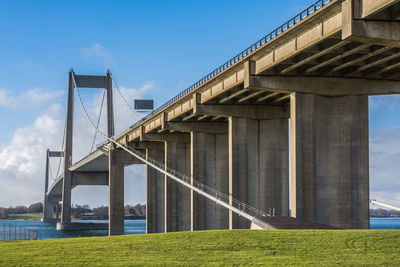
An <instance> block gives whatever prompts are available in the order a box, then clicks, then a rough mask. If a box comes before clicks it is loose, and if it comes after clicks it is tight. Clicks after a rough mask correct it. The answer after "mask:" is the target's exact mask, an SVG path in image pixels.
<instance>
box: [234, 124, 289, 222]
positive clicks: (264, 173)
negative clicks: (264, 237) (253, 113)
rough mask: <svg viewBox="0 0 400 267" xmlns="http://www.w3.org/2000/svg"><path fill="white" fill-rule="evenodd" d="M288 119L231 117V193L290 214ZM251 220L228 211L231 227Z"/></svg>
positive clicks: (245, 201)
mask: <svg viewBox="0 0 400 267" xmlns="http://www.w3.org/2000/svg"><path fill="white" fill-rule="evenodd" d="M288 139H289V138H288V120H287V119H271V120H255V119H248V118H237V117H230V118H229V194H230V195H231V196H232V197H233V198H235V199H237V200H239V201H242V202H244V203H246V204H248V205H250V206H253V207H255V208H257V209H259V210H261V211H264V212H268V211H269V209H270V208H275V211H276V215H279V216H287V215H288V208H289V187H288V183H289V166H288V165H289V158H288V156H289V155H288V150H289V148H288ZM249 227H250V222H248V221H247V220H246V219H244V218H241V217H239V216H238V215H236V214H233V213H232V212H229V228H231V229H237V228H249Z"/></svg>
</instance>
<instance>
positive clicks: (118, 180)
mask: <svg viewBox="0 0 400 267" xmlns="http://www.w3.org/2000/svg"><path fill="white" fill-rule="evenodd" d="M117 153H120V152H119V151H116V150H115V149H114V148H112V149H110V151H109V181H108V202H109V205H108V214H109V215H108V235H110V236H111V235H123V234H124V215H125V212H124V164H123V162H121V161H119V160H118V159H117V157H116V154H117Z"/></svg>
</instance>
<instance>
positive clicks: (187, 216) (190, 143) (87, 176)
mask: <svg viewBox="0 0 400 267" xmlns="http://www.w3.org/2000/svg"><path fill="white" fill-rule="evenodd" d="M399 10H400V1H398V0H379V1H377V0H344V1H342V0H320V1H318V2H316V3H315V4H313V5H312V6H310V7H309V8H307V9H305V10H304V11H302V12H301V13H299V14H298V15H297V16H295V17H294V18H292V19H290V20H289V21H287V22H286V23H284V24H282V25H281V26H280V27H278V28H277V29H275V30H274V31H272V32H271V33H270V34H268V35H266V36H265V37H263V38H262V39H260V40H259V41H257V42H256V43H254V44H252V45H251V46H249V47H248V48H246V49H245V50H243V51H242V52H240V53H239V54H238V55H236V56H235V57H233V58H232V59H230V60H229V61H227V62H226V63H224V64H223V65H221V66H220V67H218V68H217V69H215V70H214V71H212V72H210V73H209V74H208V75H206V76H205V77H203V78H202V79H200V80H199V81H198V82H196V83H195V84H193V85H192V86H190V87H189V88H188V89H186V90H185V91H183V92H182V93H180V94H178V95H177V96H175V97H174V98H172V99H171V100H170V101H168V102H167V103H165V104H163V105H162V106H160V107H159V108H157V109H156V110H154V111H153V112H151V113H150V114H148V115H146V116H145V117H144V118H140V119H139V117H140V116H139V115H138V114H136V113H135V111H134V110H133V109H132V108H131V107H130V105H129V101H127V99H126V98H125V97H124V96H123V94H122V92H121V91H120V90H119V88H118V86H117V84H116V83H115V81H114V80H113V78H112V75H111V73H110V72H107V74H106V75H104V76H91V75H77V74H75V73H74V71H73V70H71V71H70V72H69V79H68V96H67V115H66V121H65V130H64V138H63V146H62V149H61V150H60V151H48V153H47V160H48V161H49V159H50V158H51V157H58V158H59V159H60V162H61V161H62V162H63V164H61V163H60V164H59V167H58V170H59V171H60V175H58V174H57V175H56V177H57V178H56V180H55V181H54V182H53V183H52V184H51V185H49V173H47V174H46V183H45V197H44V203H45V205H44V220H55V219H56V218H54V214H55V213H56V214H58V211H57V209H58V203H59V202H60V201H61V221H60V222H59V223H58V224H57V228H58V229H71V228H80V229H82V227H86V226H82V225H77V224H74V223H71V190H72V189H73V188H74V187H76V186H80V185H107V186H108V188H109V223H108V224H107V225H98V227H100V228H102V227H108V229H109V234H110V235H117V234H123V229H124V228H123V227H124V222H123V219H124V166H126V165H131V164H145V165H146V166H147V174H146V176H147V178H146V180H147V188H146V191H147V192H146V195H147V199H146V213H147V214H146V220H147V232H148V233H155V232H171V231H194V230H207V229H238V228H249V227H251V224H253V226H254V224H256V225H255V226H254V227H256V228H257V227H263V225H264V223H263V222H265V221H268V218H269V217H271V215H276V216H279V217H280V218H286V219H287V220H292V219H290V218H295V219H293V220H296V221H297V222H300V223H301V222H309V223H313V224H314V227H318V226H328V227H335V228H369V156H368V155H369V148H368V142H369V140H368V96H369V95H382V94H398V93H400V65H399V58H400V21H399V20H400V11H399ZM113 85H114V86H113ZM114 87H115V88H114ZM79 88H103V89H104V95H103V101H102V105H101V109H100V113H99V114H100V115H101V111H102V109H103V108H102V106H103V104H104V103H105V106H106V117H107V130H106V131H104V132H103V131H101V130H100V129H99V122H100V117H99V118H97V120H94V119H93V118H91V117H90V114H89V113H88V111H87V108H86V106H85V103H84V101H83V99H82V97H81V95H80V91H79ZM113 89H116V90H117V91H118V93H119V95H120V97H122V99H123V102H124V103H125V104H126V106H127V107H128V108H129V109H130V110H131V111H132V116H135V118H134V119H133V120H134V121H136V122H135V123H134V124H133V125H132V126H131V127H129V128H127V129H126V130H124V131H123V132H122V133H119V134H115V127H114V102H113ZM75 93H76V95H77V96H78V99H79V104H80V105H81V107H82V109H83V111H84V116H85V118H86V119H87V121H88V123H89V124H90V125H91V126H92V127H93V130H95V131H96V134H97V135H100V136H102V137H103V138H104V139H105V140H106V142H105V143H103V144H102V145H100V146H98V147H97V148H96V149H95V150H94V151H93V152H91V153H90V154H89V155H87V156H86V157H84V158H83V159H81V160H80V161H78V162H76V163H74V164H73V163H72V147H73V146H72V144H73V121H74V94H75ZM100 115H99V116H100ZM132 118H133V117H132ZM138 119H139V120H138ZM289 119H290V120H289ZM289 122H290V130H289ZM289 137H290V140H291V142H290V146H291V149H290V150H289ZM93 147H94V142H92V148H93ZM289 154H290V158H291V161H290V164H291V175H290V179H291V180H290V186H291V190H290V194H291V196H290V197H289V179H288V177H289ZM60 165H63V168H61V167H60ZM59 171H57V173H58V172H59ZM289 199H290V201H291V205H290V210H289ZM289 216H290V217H289ZM90 227H93V226H90Z"/></svg>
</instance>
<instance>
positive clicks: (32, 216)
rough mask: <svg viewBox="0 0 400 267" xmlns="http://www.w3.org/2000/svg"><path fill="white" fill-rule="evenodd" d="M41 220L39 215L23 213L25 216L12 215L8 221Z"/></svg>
mask: <svg viewBox="0 0 400 267" xmlns="http://www.w3.org/2000/svg"><path fill="white" fill-rule="evenodd" d="M40 219H42V214H41V213H25V214H12V215H10V218H9V220H40Z"/></svg>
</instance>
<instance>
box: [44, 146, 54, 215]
mask: <svg viewBox="0 0 400 267" xmlns="http://www.w3.org/2000/svg"><path fill="white" fill-rule="evenodd" d="M49 153H50V150H49V149H47V151H46V176H45V180H44V199H43V221H46V220H47V219H50V218H52V214H51V213H50V211H49V210H50V207H48V206H49V200H48V197H47V190H48V188H49V164H50V158H49Z"/></svg>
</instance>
